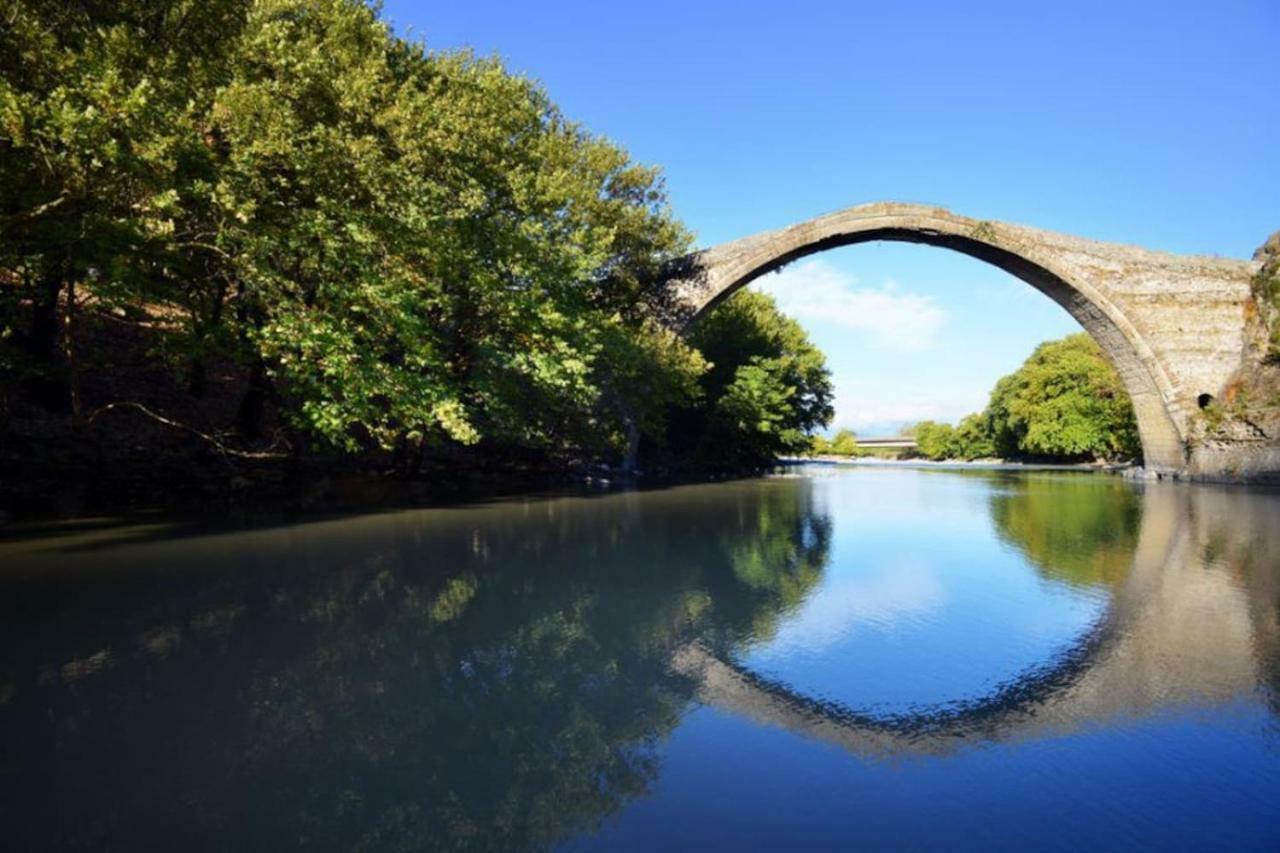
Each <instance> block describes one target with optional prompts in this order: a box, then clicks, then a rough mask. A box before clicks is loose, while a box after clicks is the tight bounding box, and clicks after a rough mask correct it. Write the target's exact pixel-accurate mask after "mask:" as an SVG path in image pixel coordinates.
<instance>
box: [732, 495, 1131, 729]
mask: <svg viewBox="0 0 1280 853" xmlns="http://www.w3.org/2000/svg"><path fill="white" fill-rule="evenodd" d="M869 480H870V481H872V482H868V481H869ZM998 488H999V485H998V484H997V482H996V481H993V480H990V479H983V478H970V477H963V476H955V475H942V476H930V475H927V474H925V475H916V476H906V477H904V476H902V472H892V471H889V472H886V471H865V472H864V471H862V470H859V471H856V472H840V473H839V474H836V475H831V476H825V477H819V478H818V479H817V483H816V491H817V493H816V495H815V498H816V500H817V503H818V505H819V506H821V507H822V508H823V509H824V510H825V511H827V512H830V513H831V514H832V515H833V516H834V517H836V518H837V519H838V522H837V523H836V524H835V525H834V530H833V535H832V543H831V559H830V562H829V563H828V564H827V568H826V572H825V574H824V577H823V580H822V582H821V583H820V584H819V586H818V587H817V588H816V589H815V590H814V591H813V594H811V595H809V596H808V597H807V598H806V600H805V601H804V603H803V604H801V605H800V607H798V608H797V609H796V610H795V611H794V612H793V613H791V614H788V616H787V617H786V618H785V619H784V620H782V622H781V624H780V625H779V626H778V628H777V630H776V632H775V633H774V634H773V635H772V636H769V637H762V638H759V639H758V641H757V642H756V643H755V644H754V645H753V646H752V647H751V648H750V649H749V650H745V651H744V653H743V654H742V655H741V656H740V657H739V658H738V660H739V661H740V662H741V663H743V664H745V665H746V666H748V667H749V668H751V669H752V670H753V671H755V672H757V673H758V674H760V675H762V676H764V677H767V678H769V679H771V680H774V681H779V682H783V683H786V684H788V685H790V686H791V687H792V688H794V689H795V690H797V691H798V692H801V693H804V694H807V695H809V696H812V697H814V698H821V699H824V700H828V701H835V702H839V703H842V704H844V705H846V706H850V707H854V708H866V709H869V710H870V709H873V710H875V711H877V712H881V713H884V712H896V711H902V710H905V709H906V708H908V707H911V706H920V705H932V704H937V703H948V702H953V701H959V700H964V699H971V698H974V697H976V696H979V695H983V694H986V693H989V692H990V691H991V690H993V689H994V688H995V687H996V686H998V685H1000V684H1002V683H1004V682H1006V681H1008V680H1010V679H1012V678H1015V677H1016V676H1017V675H1018V674H1019V673H1021V672H1023V671H1025V670H1027V669H1030V668H1032V667H1036V666H1040V665H1043V664H1044V663H1045V662H1046V661H1047V660H1050V659H1052V658H1053V657H1054V656H1055V655H1057V654H1060V653H1062V652H1063V651H1065V650H1066V649H1068V648H1070V646H1071V645H1072V644H1073V642H1075V641H1076V640H1077V639H1078V638H1079V637H1080V636H1081V635H1083V634H1084V633H1086V632H1087V631H1088V629H1089V627H1090V626H1091V625H1092V624H1093V623H1094V622H1095V621H1096V620H1097V619H1098V618H1100V616H1101V615H1102V613H1103V611H1104V609H1105V607H1106V593H1105V592H1104V591H1102V590H1088V589H1084V588H1080V587H1071V586H1067V585H1065V584H1060V583H1054V582H1050V581H1046V580H1044V579H1043V578H1042V577H1040V576H1039V575H1038V574H1037V572H1036V570H1035V568H1034V567H1033V566H1031V565H1030V564H1029V563H1028V561H1027V559H1026V558H1025V557H1024V556H1023V555H1022V554H1021V553H1020V552H1018V551H1016V550H1015V549H1012V548H1009V547H1007V546H1006V545H1004V544H1003V543H1002V542H1001V541H1000V539H999V538H998V537H997V535H996V533H995V531H994V529H993V527H992V522H991V514H990V511H989V509H988V501H989V498H990V496H991V494H992V492H993V490H995V489H998Z"/></svg>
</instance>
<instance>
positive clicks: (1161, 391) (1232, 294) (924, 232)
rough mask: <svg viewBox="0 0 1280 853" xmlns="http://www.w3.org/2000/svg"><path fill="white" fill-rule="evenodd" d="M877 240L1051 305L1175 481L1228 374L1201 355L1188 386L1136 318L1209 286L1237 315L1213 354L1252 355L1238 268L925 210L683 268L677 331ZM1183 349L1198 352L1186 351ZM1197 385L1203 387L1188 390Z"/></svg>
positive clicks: (845, 221)
mask: <svg viewBox="0 0 1280 853" xmlns="http://www.w3.org/2000/svg"><path fill="white" fill-rule="evenodd" d="M876 240H887V241H895V242H905V243H920V244H925V245H929V246H936V247H940V248H945V249H951V250H953V251H957V252H960V253H962V254H965V255H969V256H970V257H974V258H977V259H978V260H982V261H985V262H987V263H989V264H992V265H993V266H996V267H998V268H1000V269H1002V270H1004V271H1005V272H1008V273H1010V274H1011V275H1013V276H1015V277H1017V278H1018V279H1020V280H1022V281H1024V282H1026V283H1027V284H1029V285H1031V286H1032V287H1034V288H1036V289H1037V290H1039V291H1040V292H1041V293H1044V294H1045V295H1046V296H1048V297H1049V298H1050V299H1053V300H1054V301H1055V302H1057V303H1058V304H1059V305H1061V306H1062V307H1063V308H1065V309H1066V311H1067V312H1068V313H1069V314H1071V316H1072V317H1074V318H1075V320H1076V321H1077V322H1078V323H1080V325H1081V326H1082V327H1083V328H1084V330H1085V331H1086V332H1087V333H1088V334H1089V335H1090V336H1091V337H1092V338H1093V339H1094V340H1096V341H1097V342H1098V344H1099V345H1100V346H1101V347H1102V350H1103V351H1104V352H1105V353H1106V355H1107V357H1108V358H1109V359H1110V360H1111V362H1112V364H1114V365H1115V367H1116V369H1117V371H1118V372H1119V374H1120V377H1121V379H1122V381H1123V382H1124V384H1125V387H1126V389H1127V390H1128V391H1129V394H1130V396H1131V397H1132V399H1133V404H1134V410H1135V413H1136V416H1137V422H1138V431H1139V434H1140V437H1141V439H1142V447H1143V454H1144V457H1145V463H1146V465H1147V467H1148V468H1149V469H1152V470H1155V471H1160V472H1171V473H1172V472H1178V471H1182V470H1184V469H1185V468H1186V464H1187V444H1186V437H1187V431H1188V426H1189V416H1190V414H1191V412H1193V411H1194V409H1195V405H1194V401H1195V399H1196V396H1197V395H1199V394H1204V393H1209V394H1213V393H1216V392H1217V391H1218V389H1219V388H1220V387H1221V385H1222V384H1223V383H1225V381H1226V375H1225V373H1224V372H1223V370H1222V369H1221V365H1220V364H1216V363H1210V362H1211V361H1212V360H1206V359H1205V358H1203V357H1202V356H1203V353H1202V352H1200V353H1196V354H1194V355H1193V356H1191V357H1190V358H1188V361H1187V365H1188V367H1189V370H1188V371H1187V374H1188V375H1187V376H1184V377H1179V376H1178V375H1177V374H1176V373H1175V372H1174V371H1173V370H1171V368H1170V361H1171V359H1170V358H1168V353H1162V352H1161V351H1159V348H1158V347H1157V346H1155V345H1153V341H1154V338H1155V337H1158V335H1156V336H1153V334H1152V332H1153V329H1156V328H1157V327H1158V326H1159V324H1152V323H1149V322H1148V323H1145V324H1144V322H1143V320H1142V319H1141V318H1140V317H1139V316H1135V315H1139V314H1142V313H1143V312H1144V311H1150V310H1152V306H1151V304H1150V303H1151V301H1152V300H1151V299H1150V298H1149V297H1150V296H1151V294H1150V291H1151V290H1152V285H1153V284H1154V285H1158V286H1161V287H1165V288H1167V289H1168V290H1169V291H1170V293H1169V294H1168V295H1171V296H1178V293H1177V291H1179V290H1180V291H1184V292H1189V293H1194V294H1198V295H1199V294H1203V293H1204V292H1205V291H1206V286H1205V282H1206V281H1207V282H1208V286H1209V287H1214V288H1217V289H1216V290H1214V291H1213V292H1214V293H1215V294H1219V291H1221V294H1219V295H1225V297H1226V298H1225V299H1222V298H1217V299H1216V301H1215V303H1214V310H1215V311H1216V310H1220V309H1224V308H1225V310H1226V312H1228V319H1227V320H1226V321H1225V323H1222V322H1217V318H1216V317H1214V318H1212V319H1213V321H1214V322H1215V325H1220V326H1223V329H1221V330H1219V329H1217V328H1215V329H1214V330H1213V333H1214V335H1216V338H1217V339H1216V340H1214V341H1211V342H1210V343H1209V346H1210V347H1211V348H1212V349H1213V350H1215V351H1214V352H1213V354H1214V355H1215V356H1219V355H1222V353H1221V352H1220V351H1221V350H1223V349H1225V350H1226V353H1225V354H1226V355H1227V357H1228V358H1229V359H1230V360H1229V362H1227V365H1228V367H1234V366H1235V364H1238V359H1239V353H1240V352H1241V350H1242V346H1243V340H1242V335H1241V331H1240V328H1239V327H1240V326H1241V323H1240V321H1239V320H1238V317H1239V310H1240V306H1241V305H1242V303H1243V300H1244V299H1245V298H1246V296H1247V280H1248V271H1247V269H1246V265H1244V264H1242V263H1241V262H1237V261H1222V260H1219V259H1203V258H1181V257H1179V256H1174V255H1168V254H1163V253H1157V252H1147V251H1145V250H1143V249H1139V248H1136V247H1131V246H1119V245H1113V244H1108V243H1100V242H1097V241H1091V240H1084V239H1081V238H1076V237H1070V236H1067V235H1063V234H1054V233H1051V232H1047V231H1040V230H1037V229H1033V228H1026V227H1024V226H1018V225H1011V224H1008V223H1000V222H989V221H985V220H977V219H972V218H969V217H965V216H959V215H956V214H953V213H951V212H950V211H947V210H945V209H942V208H936V207H928V206H925V205H916V204H900V203H892V202H885V203H875V204H866V205H860V206H858V207H852V208H848V209H846V210H842V211H838V212H836V213H830V214H827V215H824V216H819V217H817V218H815V219H811V220H809V221H807V222H802V223H799V224H797V225H792V226H790V227H787V228H782V229H779V230H776V231H770V232H766V233H763V234H757V235H754V236H751V237H746V238H744V239H741V240H735V241H733V242H730V243H724V244H721V245H719V246H715V247H712V248H710V249H707V250H705V251H702V252H699V253H696V254H695V255H691V256H689V257H688V258H686V259H683V260H682V261H681V262H680V263H679V264H678V265H677V266H676V268H675V269H674V270H673V272H672V275H671V279H670V282H669V286H670V287H671V288H672V291H671V293H672V296H673V297H674V299H673V302H674V305H675V312H676V317H677V322H679V323H680V324H682V325H684V326H687V325H689V324H691V323H694V322H696V321H697V319H698V318H699V317H700V316H702V315H703V314H705V313H706V312H707V311H709V310H710V309H712V308H713V307H714V306H715V305H717V304H718V303H719V302H721V301H722V300H724V299H726V298H728V297H729V296H731V295H732V294H733V293H734V292H736V291H737V290H738V289H739V288H741V287H744V286H745V285H747V284H749V283H751V282H752V281H754V280H755V279H757V278H759V277H760V276H762V275H765V274H766V273H769V272H773V271H775V270H777V269H780V268H782V267H783V266H785V265H787V264H788V263H791V262H792V261H794V260H797V259H798V258H802V257H805V256H806V255H811V254H814V253H817V252H822V251H825V250H827V249H833V248H837V247H840V246H849V245H854V244H858V243H865V242H870V241H876ZM1215 264H1217V266H1215ZM1206 269H1207V272H1206ZM1219 285H1221V286H1220V287H1219ZM1156 295H1157V297H1158V296H1160V294H1159V293H1157V294H1156ZM1185 301H1187V302H1188V304H1187V305H1186V306H1184V308H1189V309H1192V310H1194V309H1195V308H1200V311H1201V313H1200V315H1199V316H1200V317H1203V316H1204V309H1203V307H1201V306H1200V305H1193V304H1191V303H1192V302H1193V301H1195V300H1185ZM1199 301H1200V302H1203V300H1199ZM1233 302H1234V303H1235V304H1232V303H1233ZM1232 312H1233V313H1232ZM1188 325H1190V324H1188ZM1197 331H1198V330H1197V329H1195V328H1182V327H1181V326H1180V327H1179V328H1178V329H1177V333H1178V334H1180V335H1182V336H1183V337H1186V338H1188V339H1191V340H1190V346H1197V347H1199V348H1200V349H1201V350H1203V349H1204V348H1205V341H1204V340H1203V339H1202V340H1200V341H1199V342H1196V341H1195V340H1194V339H1193V338H1194V335H1195V333H1196V332H1197ZM1199 331H1201V332H1202V333H1203V332H1204V331H1205V330H1204V329H1201V330H1199ZM1177 343H1178V345H1179V346H1182V347H1183V349H1188V348H1189V347H1188V345H1186V344H1183V343H1182V342H1181V339H1179V341H1178V342H1177ZM1193 359H1198V360H1193ZM1219 361H1221V359H1219ZM1200 362H1205V363H1206V364H1201V363H1200ZM1206 365H1207V366H1206ZM1220 374H1221V375H1220ZM1188 380H1189V381H1191V382H1193V383H1194V384H1193V385H1192V387H1191V388H1184V387H1183V385H1184V383H1185V382H1186V381H1188ZM1210 386H1211V387H1210Z"/></svg>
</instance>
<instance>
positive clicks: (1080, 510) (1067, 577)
mask: <svg viewBox="0 0 1280 853" xmlns="http://www.w3.org/2000/svg"><path fill="white" fill-rule="evenodd" d="M991 518H992V521H993V522H994V523H995V528H996V532H997V533H998V534H999V536H1000V538H1001V539H1002V540H1004V541H1005V542H1007V543H1009V544H1010V545H1013V546H1014V547H1016V548H1017V549H1018V550H1020V551H1022V553H1024V554H1025V555H1026V556H1027V559H1028V560H1030V561H1031V563H1032V564H1033V565H1034V566H1035V567H1036V568H1037V569H1038V570H1039V571H1041V572H1042V573H1044V575H1046V576H1047V577H1049V578H1051V579H1053V580H1059V581H1065V582H1066V583H1070V584H1074V585H1078V586H1106V587H1112V588H1114V587H1115V586H1117V585H1119V584H1120V582H1121V581H1123V580H1124V578H1125V576H1126V575H1127V574H1128V572H1129V567H1130V565H1131V564H1132V562H1133V554H1134V549H1135V548H1136V547H1137V542H1138V528H1139V525H1140V524H1141V522H1142V500H1141V496H1140V494H1139V493H1138V492H1137V490H1135V488H1134V487H1133V486H1132V485H1131V484H1129V483H1127V482H1125V481H1123V480H1119V479H1116V478H1111V477H1093V476H1055V477H1020V476H1009V477H1003V478H1001V483H1000V488H997V489H995V490H993V491H992V493H991Z"/></svg>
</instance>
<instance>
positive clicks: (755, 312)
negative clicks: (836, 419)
mask: <svg viewBox="0 0 1280 853" xmlns="http://www.w3.org/2000/svg"><path fill="white" fill-rule="evenodd" d="M689 340H690V343H691V344H693V346H695V347H696V348H697V349H698V351H699V352H700V353H701V354H702V355H703V356H704V357H705V358H706V359H707V361H708V362H709V365H710V366H709V368H708V370H707V372H706V374H705V375H704V376H703V379H702V383H701V388H702V394H701V397H700V400H699V401H698V402H697V403H696V404H695V405H693V406H688V407H685V408H684V409H683V411H682V412H680V413H679V414H678V417H679V422H680V424H681V427H682V429H681V432H682V433H683V436H682V438H681V440H682V441H684V442H688V443H689V444H691V445H692V446H693V450H692V456H693V458H694V459H697V460H701V461H702V462H703V463H704V464H706V463H714V464H717V465H730V466H736V467H759V466H763V465H767V464H769V463H770V462H772V461H773V459H774V458H775V457H776V456H778V455H779V454H783V453H802V452H807V451H808V450H809V446H810V433H812V432H813V431H814V430H815V429H818V428H819V427H822V426H825V425H826V424H827V422H828V421H830V420H831V416H832V414H833V407H832V396H833V389H832V384H831V373H830V371H829V370H828V369H827V364H826V357H825V356H824V355H823V354H822V352H821V350H819V349H818V348H817V347H815V346H814V345H813V343H812V342H811V341H810V340H809V337H808V334H807V333H806V332H805V331H804V328H803V327H802V326H801V325H800V324H799V323H797V322H796V321H795V320H792V319H791V318H789V317H786V316H785V315H783V314H782V313H781V312H780V311H779V310H778V306H777V303H775V302H774V300H773V299H772V297H770V296H768V295H767V294H763V293H758V292H756V291H752V290H741V291H739V292H738V293H736V294H734V295H733V296H732V297H730V298H729V299H728V300H726V301H725V302H724V303H723V304H721V305H719V306H717V307H716V308H715V309H714V310H712V311H711V312H710V313H709V314H708V315H707V316H705V317H703V318H702V319H701V320H700V321H699V322H698V324H697V326H695V327H694V329H693V331H692V333H691V334H690V338H689Z"/></svg>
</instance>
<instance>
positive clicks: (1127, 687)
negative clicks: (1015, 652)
mask: <svg viewBox="0 0 1280 853" xmlns="http://www.w3.org/2000/svg"><path fill="white" fill-rule="evenodd" d="M1278 503H1280V502H1278V501H1276V500H1272V499H1263V500H1260V499H1259V496H1258V495H1250V494H1247V493H1242V492H1234V493H1232V492H1229V491H1217V490H1210V489H1204V490H1190V489H1186V488H1178V487H1175V488H1166V487H1152V488H1150V489H1148V493H1147V494H1146V495H1145V498H1144V502H1143V515H1142V525H1141V529H1140V533H1139V539H1138V547H1137V550H1136V552H1135V554H1134V558H1133V565H1132V568H1131V570H1130V572H1129V574H1128V575H1127V577H1126V578H1125V580H1124V582H1123V583H1122V584H1121V585H1120V587H1119V588H1118V589H1117V590H1116V591H1115V592H1114V595H1113V598H1112V600H1111V603H1110V605H1109V607H1108V610H1107V612H1106V614H1105V615H1104V616H1103V617H1102V618H1101V620H1100V621H1099V622H1097V623H1096V624H1095V625H1094V626H1093V627H1092V628H1091V629H1090V630H1089V631H1088V632H1086V634H1085V635H1084V636H1083V637H1081V638H1080V640H1079V641H1078V642H1077V644H1076V645H1075V646H1074V647H1073V648H1072V649H1070V650H1069V651H1067V652H1066V653H1065V654H1063V655H1061V656H1060V657H1058V658H1057V660H1056V661H1054V662H1053V663H1052V664H1050V665H1048V666H1045V667H1041V668H1037V669H1034V670H1031V671H1028V672H1026V673H1023V675H1022V676H1021V677H1019V678H1017V679H1014V680H1013V681H1011V682H1009V683H1007V684H1005V685H1002V686H1001V687H999V688H998V689H997V690H995V691H994V692H993V693H991V694H990V695H988V696H985V697H980V698H978V699H975V700H971V701H967V702H963V703H960V704H956V705H947V706H944V707H941V708H939V709H937V710H934V711H928V712H921V713H915V714H904V715H900V716H883V715H872V714H867V713H862V712H859V711H858V710H856V709H849V708H846V707H843V706H840V705H836V704H833V703H829V702H824V701H820V700H815V699H812V698H810V697H807V696H804V695H801V694H798V693H796V692H795V691H793V690H792V689H790V688H789V687H788V686H787V685H785V684H780V683H777V682H772V681H770V680H768V679H765V678H761V677H760V676H758V675H756V674H755V673H752V672H750V671H749V670H747V669H745V668H743V667H741V666H739V665H737V664H735V663H733V662H732V661H730V660H727V659H725V658H724V657H721V656H718V655H716V654H715V653H713V652H712V651H711V650H709V649H708V648H707V647H706V646H704V645H702V644H700V643H697V642H694V643H689V644H686V645H684V646H681V647H680V648H679V649H677V650H676V652H675V653H674V654H673V656H672V661H671V666H672V669H673V670H675V671H676V672H678V673H680V674H682V675H685V676H687V677H689V678H691V679H692V680H693V681H694V683H695V684H696V690H697V695H698V698H699V699H700V700H701V701H702V702H704V703H706V704H708V705H712V706H715V707H717V708H721V709H723V710H726V711H729V712H731V713H734V714H737V715H741V716H744V717H747V718H750V719H752V720H755V721H757V722H760V723H763V724H767V725H772V726H777V727H780V728H784V729H788V730H790V731H792V732H795V733H797V734H801V735H803V736H805V737H809V738H813V739H815V740H819V741H823V742H825V743H829V744H832V745H835V746H838V747H840V748H842V749H844V750H847V751H849V752H851V753H855V754H862V755H872V756H889V755H938V754H946V753H949V752H953V751H955V750H956V749H959V748H962V747H964V746H965V745H967V744H974V743H977V742H991V741H1001V742H1009V741H1018V740H1026V739H1032V738H1038V737H1042V736H1045V735H1052V734H1054V733H1066V732H1070V731H1074V730H1078V729H1080V728H1082V727H1086V726H1089V725H1092V724H1097V723H1104V722H1107V721H1113V720H1117V719H1124V718H1142V717H1147V716H1151V715H1153V714H1156V713H1158V712H1160V711H1162V710H1165V709H1171V708H1175V707H1178V706H1188V705H1192V706H1194V705H1200V706H1213V705H1221V704H1224V703H1227V702H1229V701H1231V700H1232V699H1234V698H1238V697H1240V696H1242V695H1246V694H1248V693H1249V692H1250V691H1252V690H1253V689H1254V688H1255V687H1256V686H1257V685H1258V684H1259V683H1260V682H1261V683H1264V684H1265V683H1267V682H1268V681H1269V680H1270V679H1273V678H1274V676H1275V673H1274V671H1273V670H1275V668H1276V665H1277V661H1278V660H1280V638H1278V637H1277V634H1278V632H1277V613H1276V612H1275V610H1274V609H1270V610H1268V609H1266V608H1265V606H1264V608H1262V609H1261V610H1259V608H1258V607H1257V605H1256V602H1257V601H1259V600H1261V601H1263V602H1271V603H1272V604H1275V603H1276V602H1277V596H1276V592H1277V591H1276V590H1274V589H1270V590H1267V591H1265V592H1264V594H1263V595H1261V596H1259V595H1256V594H1255V595H1253V596H1250V594H1249V589H1248V588H1247V585H1246V582H1247V581H1249V580H1251V579H1252V580H1255V581H1256V580H1261V582H1264V583H1267V584H1269V585H1274V583H1275V578H1274V574H1275V573H1274V572H1273V571H1268V570H1267V569H1270V568H1271V567H1272V565H1273V564H1274V561H1275V560H1276V559H1277V558H1278V557H1280V526H1278V525H1277V524H1276V521H1277V518H1276V516H1275V515H1274V513H1275V511H1276V509H1277V504H1278ZM1228 521H1229V522H1230V524H1228V523H1226V522H1228ZM1222 561H1225V562H1226V563H1227V564H1226V565H1217V566H1215V565H1213V564H1214V563H1215V562H1222ZM1250 561H1253V562H1254V563H1255V564H1256V565H1259V566H1261V568H1262V569H1263V571H1261V572H1256V573H1253V574H1256V575H1257V576H1258V577H1257V578H1248V577H1245V575H1248V574H1250V571H1249V570H1250V566H1249V565H1247V563H1249V562H1250ZM1257 561H1261V562H1260V563H1258V562H1257ZM1207 568H1212V569H1217V570H1212V571H1210V570H1206V569H1207ZM1251 599H1252V601H1253V602H1254V606H1253V607H1252V608H1251ZM1268 670H1272V671H1271V672H1268Z"/></svg>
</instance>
